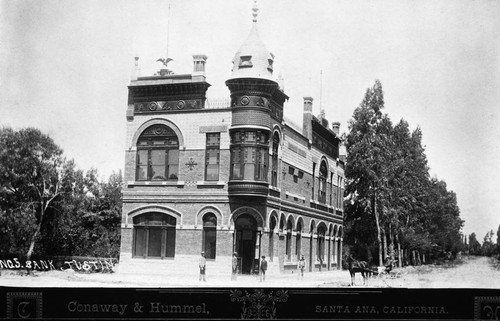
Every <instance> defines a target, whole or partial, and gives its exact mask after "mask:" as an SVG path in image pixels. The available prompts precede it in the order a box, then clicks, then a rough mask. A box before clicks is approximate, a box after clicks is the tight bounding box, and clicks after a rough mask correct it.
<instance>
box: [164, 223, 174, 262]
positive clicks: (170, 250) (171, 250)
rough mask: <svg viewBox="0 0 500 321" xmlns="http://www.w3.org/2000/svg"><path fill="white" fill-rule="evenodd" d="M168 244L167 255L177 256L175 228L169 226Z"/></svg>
mask: <svg viewBox="0 0 500 321" xmlns="http://www.w3.org/2000/svg"><path fill="white" fill-rule="evenodd" d="M166 232H167V244H166V250H165V256H166V257H174V256H175V228H174V227H171V228H167V230H166Z"/></svg>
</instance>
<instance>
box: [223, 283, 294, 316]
mask: <svg viewBox="0 0 500 321" xmlns="http://www.w3.org/2000/svg"><path fill="white" fill-rule="evenodd" d="M230 293H231V294H230V298H231V302H243V307H242V309H241V311H242V313H241V318H242V319H275V318H276V303H278V302H287V301H288V291H285V290H278V291H276V294H273V291H271V292H270V293H269V294H266V293H264V290H262V289H256V290H255V291H254V293H253V294H250V293H248V291H245V293H244V294H243V291H242V290H234V291H233V290H231V291H230Z"/></svg>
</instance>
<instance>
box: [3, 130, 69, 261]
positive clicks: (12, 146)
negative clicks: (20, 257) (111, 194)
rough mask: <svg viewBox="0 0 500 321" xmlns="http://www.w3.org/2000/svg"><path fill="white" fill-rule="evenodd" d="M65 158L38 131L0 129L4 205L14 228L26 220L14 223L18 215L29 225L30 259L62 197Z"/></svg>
mask: <svg viewBox="0 0 500 321" xmlns="http://www.w3.org/2000/svg"><path fill="white" fill-rule="evenodd" d="M61 155H62V150H61V149H60V148H59V147H58V146H57V145H56V144H55V143H54V141H53V140H52V139H51V138H50V137H49V136H47V135H45V134H43V133H41V132H40V131H39V130H38V129H35V128H26V129H21V130H19V131H14V130H12V129H10V128H3V129H1V130H0V172H1V173H2V175H1V176H0V186H1V187H0V193H1V196H0V202H1V203H2V208H5V209H6V210H5V211H4V220H7V221H9V222H10V223H11V224H10V227H11V229H15V227H14V226H15V225H16V224H17V225H19V226H18V228H23V227H21V226H20V225H22V222H23V220H21V222H15V220H12V218H14V217H15V216H16V215H17V216H20V217H23V218H25V220H27V222H28V226H25V232H26V233H27V235H29V238H30V241H29V246H28V249H27V253H26V257H27V259H28V260H29V259H30V258H31V255H32V254H33V251H34V249H35V244H36V242H37V240H38V239H39V237H40V232H41V229H42V224H43V222H44V217H45V215H46V213H47V212H49V211H50V210H51V207H52V205H53V203H54V200H55V199H56V198H57V197H59V195H60V184H61V169H62V164H63V162H64V160H63V158H62V156H61ZM9 219H10V220H9ZM33 223H34V224H33ZM27 229H29V231H27Z"/></svg>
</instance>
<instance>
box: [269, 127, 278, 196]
mask: <svg viewBox="0 0 500 321" xmlns="http://www.w3.org/2000/svg"><path fill="white" fill-rule="evenodd" d="M279 144H280V136H279V135H278V133H274V135H273V155H272V164H271V186H274V187H278V146H279Z"/></svg>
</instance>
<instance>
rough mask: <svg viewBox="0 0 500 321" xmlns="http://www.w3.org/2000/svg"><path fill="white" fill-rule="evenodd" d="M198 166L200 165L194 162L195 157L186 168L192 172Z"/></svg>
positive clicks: (190, 158) (190, 159)
mask: <svg viewBox="0 0 500 321" xmlns="http://www.w3.org/2000/svg"><path fill="white" fill-rule="evenodd" d="M196 165H198V163H197V162H195V161H194V159H193V157H189V162H187V163H186V166H187V167H189V170H190V171H192V170H193V168H194V167H195V166H196Z"/></svg>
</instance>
